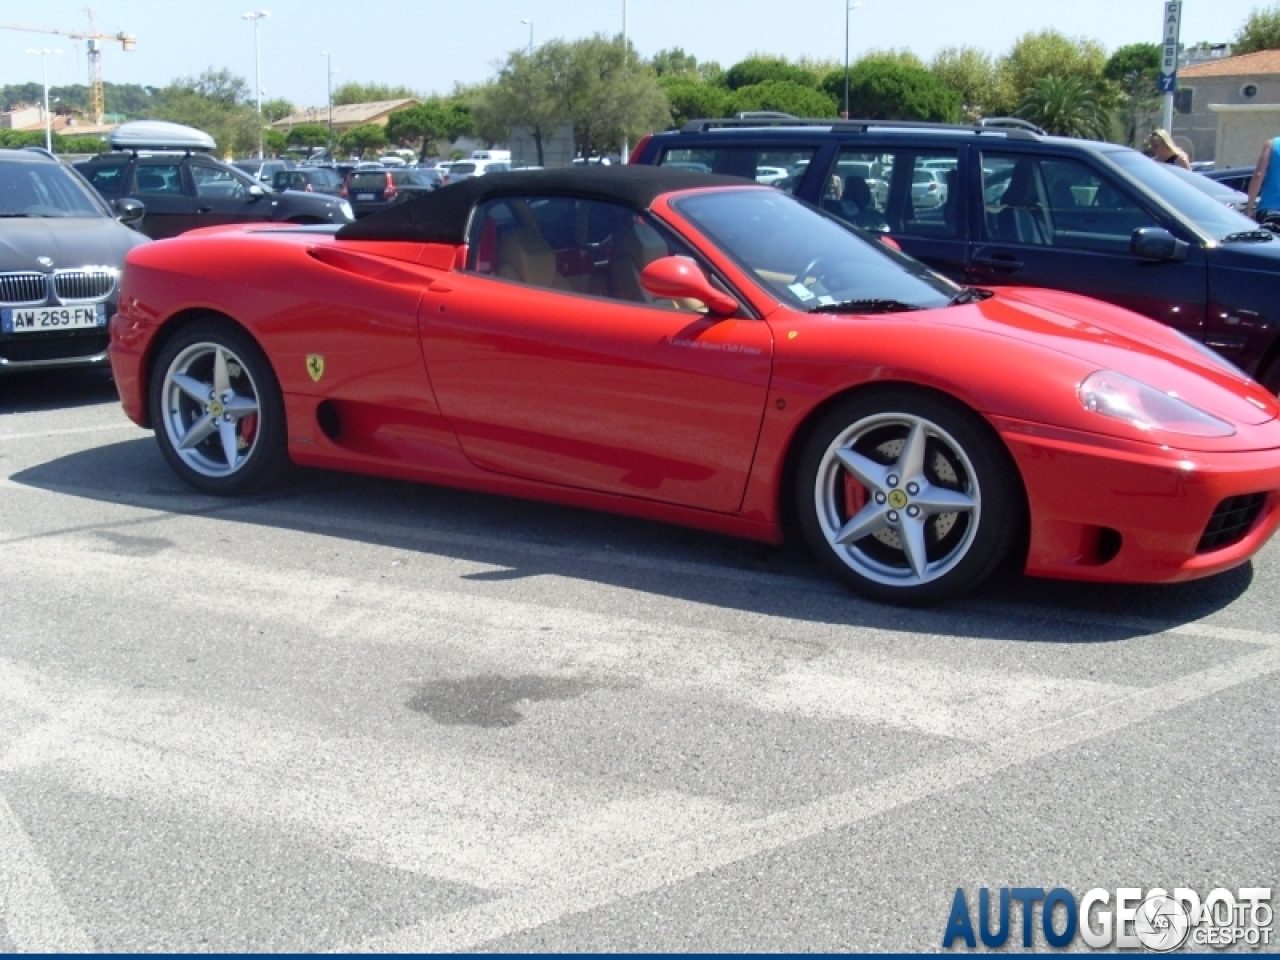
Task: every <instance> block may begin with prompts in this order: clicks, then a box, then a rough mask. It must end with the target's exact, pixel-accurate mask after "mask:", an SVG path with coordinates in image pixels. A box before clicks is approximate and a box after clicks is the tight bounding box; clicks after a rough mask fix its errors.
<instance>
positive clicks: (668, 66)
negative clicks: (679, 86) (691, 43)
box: [649, 47, 698, 79]
mask: <svg viewBox="0 0 1280 960" xmlns="http://www.w3.org/2000/svg"><path fill="white" fill-rule="evenodd" d="M649 66H651V67H653V72H654V73H655V74H656V75H657V76H659V77H692V78H695V79H696V78H697V76H698V58H697V57H695V56H693V55H692V54H689V53H685V52H684V50H682V49H681V48H680V47H671V48H670V49H669V50H659V51H658V52H657V53H655V54H654V55H653V59H652V60H650V61H649Z"/></svg>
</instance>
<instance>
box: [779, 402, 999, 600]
mask: <svg viewBox="0 0 1280 960" xmlns="http://www.w3.org/2000/svg"><path fill="white" fill-rule="evenodd" d="M798 479H799V482H798V484H797V495H798V506H799V508H800V522H801V526H802V528H803V529H804V531H805V536H806V539H808V541H809V544H810V547H811V548H812V549H813V550H814V552H815V553H816V554H817V555H818V556H819V558H820V559H822V560H823V561H824V562H825V563H826V564H827V565H828V566H829V567H831V568H832V569H833V570H835V572H836V573H837V574H838V575H839V576H840V577H841V579H843V580H844V581H845V582H847V583H848V584H849V585H850V586H852V587H853V588H854V589H856V590H858V591H860V592H862V593H864V594H866V595H868V596H871V597H873V598H875V599H878V600H886V601H889V602H892V603H904V604H926V603H936V602H938V601H940V600H944V599H947V598H950V597H953V596H956V595H958V594H960V593H963V592H964V591H966V590H969V589H971V588H972V587H974V586H976V585H977V584H978V583H979V582H981V581H982V580H984V579H985V578H986V577H988V576H989V575H990V574H991V573H992V572H993V571H994V569H995V568H996V566H998V564H999V563H1000V561H1001V560H1003V559H1004V557H1005V556H1006V555H1007V554H1008V552H1009V550H1010V549H1011V547H1012V545H1013V542H1014V539H1015V535H1016V533H1017V531H1018V529H1019V526H1020V523H1021V518H1022V513H1023V506H1022V503H1023V500H1022V494H1021V488H1020V485H1019V484H1018V482H1017V479H1016V476H1015V474H1014V470H1013V467H1012V465H1011V463H1010V461H1009V457H1008V454H1007V453H1006V452H1005V450H1004V449H1003V447H1002V446H1001V445H1000V444H999V442H998V440H997V439H996V438H995V437H994V436H993V435H992V434H991V432H990V430H989V428H988V427H987V426H986V425H985V424H984V423H982V422H981V421H980V420H978V418H977V417H976V416H974V415H973V414H971V413H969V412H968V411H966V410H963V409H962V408H959V407H958V406H955V405H953V404H951V403H950V402H947V401H945V400H943V399H941V398H938V397H936V396H933V395H931V394H925V393H916V392H914V391H910V390H905V389H897V388H895V389H893V390H884V391H876V392H875V393H872V394H868V395H864V396H861V397H855V398H854V399H853V400H851V401H847V402H846V403H845V404H843V405H841V406H840V407H839V408H837V409H836V410H834V411H833V412H832V413H831V414H830V415H828V416H827V417H826V418H825V419H824V421H823V422H822V424H820V425H819V427H818V428H817V430H815V432H814V435H813V437H812V438H811V440H810V442H809V445H808V447H807V448H806V451H805V453H804V455H803V456H802V458H801V464H800V474H799V478H798Z"/></svg>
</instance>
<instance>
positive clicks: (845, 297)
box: [672, 189, 960, 313]
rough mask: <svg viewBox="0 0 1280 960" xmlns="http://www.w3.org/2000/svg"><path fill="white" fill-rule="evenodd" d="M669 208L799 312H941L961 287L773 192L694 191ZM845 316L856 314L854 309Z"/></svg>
mask: <svg viewBox="0 0 1280 960" xmlns="http://www.w3.org/2000/svg"><path fill="white" fill-rule="evenodd" d="M672 206H673V207H675V209H676V210H677V211H678V212H679V213H680V214H681V216H684V217H687V218H688V219H689V221H690V222H692V223H693V224H694V225H695V226H696V227H697V228H698V229H699V230H700V231H702V233H704V234H706V236H707V237H708V238H709V239H711V240H712V241H713V242H714V243H715V244H716V245H717V246H719V247H720V248H721V249H722V250H724V251H725V253H727V254H728V255H729V256H730V257H732V258H733V259H734V261H736V262H737V263H738V265H739V266H741V267H742V268H743V269H745V270H747V271H748V272H750V273H751V274H752V275H753V276H755V277H756V279H758V280H759V281H760V283H761V284H762V285H763V286H765V287H766V288H768V290H769V292H770V293H772V294H773V295H774V296H776V297H777V298H778V299H780V300H782V301H783V302H784V303H787V304H790V305H791V306H793V307H796V308H798V309H801V310H813V309H814V308H817V307H829V306H831V305H833V304H841V303H845V302H847V301H854V302H855V303H863V304H866V303H871V302H875V303H877V304H886V303H895V304H901V308H902V309H907V310H912V309H926V308H934V307H944V306H946V305H947V304H948V303H950V302H951V300H952V299H953V298H954V297H955V296H956V294H957V293H958V292H959V290H960V288H959V287H957V286H955V285H954V284H952V283H951V282H950V281H948V280H944V279H943V278H942V277H939V276H937V275H936V274H934V273H931V272H930V271H929V270H927V269H926V268H925V267H924V266H922V265H921V264H919V263H917V262H916V261H914V260H912V259H911V258H910V257H905V256H903V255H902V254H899V253H896V252H895V251H893V250H890V249H889V248H888V247H886V246H884V244H881V243H878V242H876V241H874V240H871V239H869V238H865V237H863V236H862V235H860V234H859V233H856V232H854V230H853V228H851V227H848V226H842V225H841V224H840V223H839V222H838V221H836V220H834V219H832V218H830V217H827V216H826V215H824V214H822V213H819V212H818V211H816V210H814V209H813V208H812V207H808V206H806V205H804V204H803V203H801V202H799V201H798V200H796V199H794V198H793V197H791V196H790V195H788V194H785V193H781V192H779V191H777V190H763V189H746V190H717V191H716V192H714V193H697V194H691V195H689V196H685V197H679V198H677V199H676V200H675V201H673V203H672ZM849 312H850V313H858V312H859V308H858V306H856V305H854V304H851V305H850V307H849Z"/></svg>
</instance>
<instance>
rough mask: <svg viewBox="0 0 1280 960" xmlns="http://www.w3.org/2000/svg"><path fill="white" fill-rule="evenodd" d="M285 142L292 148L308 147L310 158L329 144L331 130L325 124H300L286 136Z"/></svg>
mask: <svg viewBox="0 0 1280 960" xmlns="http://www.w3.org/2000/svg"><path fill="white" fill-rule="evenodd" d="M285 142H286V143H287V144H288V145H289V146H291V147H306V148H307V156H308V157H309V156H311V154H312V153H314V152H315V149H316V148H317V147H323V146H324V145H325V144H327V143H328V142H329V128H328V127H327V126H325V125H324V124H323V123H300V124H298V125H297V126H296V127H294V128H293V129H291V130H290V131H289V132H288V133H287V134H285Z"/></svg>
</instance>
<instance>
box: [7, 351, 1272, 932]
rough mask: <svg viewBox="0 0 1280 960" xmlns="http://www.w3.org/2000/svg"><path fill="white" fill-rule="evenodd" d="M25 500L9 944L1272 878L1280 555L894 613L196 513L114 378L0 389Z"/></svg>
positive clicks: (935, 903) (917, 921) (632, 538)
mask: <svg viewBox="0 0 1280 960" xmlns="http://www.w3.org/2000/svg"><path fill="white" fill-rule="evenodd" d="M0 485H2V487H3V495H2V497H0V541H3V552H2V553H0V559H2V562H0V597H2V598H3V600H2V601H0V602H2V605H3V616H2V617H0V909H2V910H3V916H4V920H5V924H4V925H3V926H0V950H14V949H19V950H38V951H47V950H65V949H73V950H104V951H155V950H172V951H188V950H327V949H338V950H412V951H418V950H471V949H483V950H492V951H507V950H522V951H524V950H537V951H542V950H555V951H561V950H563V951H579V950H602V951H604V950H608V951H618V950H631V951H635V950H690V951H729V950H733V951H738V950H822V951H863V950H934V949H938V948H939V947H940V945H941V942H942V935H943V932H944V928H945V927H946V924H947V919H948V910H949V908H950V906H951V903H952V896H953V894H954V892H955V890H956V888H957V887H963V888H966V889H967V890H968V891H970V894H971V900H972V896H973V895H976V890H977V888H979V887H982V886H987V887H992V888H995V887H1005V886H1009V887H1044V888H1046V889H1047V888H1050V887H1057V886H1061V887H1066V888H1068V889H1070V890H1074V891H1075V892H1076V893H1082V892H1083V891H1084V890H1086V889H1089V888H1092V887H1103V888H1108V889H1115V888H1117V887H1126V886H1134V887H1144V888H1150V887H1155V886H1161V887H1166V888H1172V887H1176V886H1183V887H1192V888H1195V889H1198V890H1199V891H1201V893H1202V894H1203V893H1205V892H1207V891H1208V890H1209V889H1211V888H1214V887H1228V888H1236V887H1244V886H1255V887H1256V886H1270V887H1272V888H1280V874H1278V870H1277V865H1278V864H1280V833H1278V832H1277V830H1276V828H1275V827H1276V824H1277V823H1278V822H1280V790H1278V789H1277V787H1280V737H1278V736H1277V729H1278V728H1280V680H1278V676H1280V610H1278V609H1277V605H1276V602H1275V598H1276V596H1277V586H1278V585H1280V547H1277V546H1276V545H1275V544H1272V545H1270V546H1268V547H1267V548H1266V549H1265V550H1264V551H1263V552H1262V553H1261V554H1260V555H1259V556H1258V557H1257V558H1256V559H1255V560H1254V561H1253V563H1252V564H1251V565H1249V566H1246V567H1244V568H1241V569H1239V570H1236V571H1234V572H1232V573H1230V574H1226V575H1224V576H1221V577H1218V578H1216V579H1212V580H1207V581H1200V582H1196V583H1191V584H1185V585H1179V586H1171V587H1159V588H1119V587H1093V586H1080V585H1072V584H1054V583H1048V582H1043V581H1034V580H1027V579H1021V578H1005V579H1004V580H1002V581H1001V582H998V583H995V584H993V585H991V586H989V587H988V588H986V589H984V591H983V592H982V593H980V594H979V595H976V596H974V597H972V598H971V599H968V600H966V601H964V602H962V603H959V604H954V605H951V606H947V607H944V608H939V609H935V610H930V611H904V610H898V609H893V608H888V607H880V606H876V605H873V604H870V603H866V602H863V601H861V600H859V599H857V598H855V597H854V596H852V595H851V594H848V593H847V592H845V591H844V590H843V589H842V588H840V587H839V586H837V585H836V584H835V583H833V582H832V581H830V580H828V579H827V578H826V576H825V575H823V574H822V573H821V572H820V571H819V570H818V569H817V568H816V567H815V566H814V565H813V564H812V563H811V562H810V561H809V560H808V559H807V558H806V556H805V555H804V554H803V553H801V552H800V551H799V550H797V549H788V548H781V549H774V548H768V547H762V546H759V545H755V544H750V543H742V542H738V541H733V540H729V539H725V538H718V537H714V536H710V535H707V534H703V533H697V532H692V531H687V530H682V529H677V528H673V527H666V526H661V525H657V524H649V523H643V522H639V521H633V520H627V519H620V518H614V517H608V516H601V515H597V514H592V513H587V512H584V511H575V510H569V509H561V508H557V507H548V506H545V505H538V504H530V503H524V502H518V501H511V500H503V499H499V498H493V497H487V496H480V495H475V494H469V493H461V492H457V491H449V490H442V489H437V488H430V487H424V486H414V485H411V484H405V483H395V482H389V481H383V480H376V479H370V478H364V477H356V476H347V475H336V474H325V473H313V472H303V473H300V474H299V475H297V476H296V477H295V478H294V479H293V480H292V481H291V482H290V484H289V485H288V486H287V487H285V488H284V489H283V490H281V491H279V492H278V493H276V494H273V495H272V496H270V497H266V498H258V499H251V500H244V501H236V502H229V501H219V500H215V499H212V498H208V497H204V496H200V495H197V494H194V493H193V492H191V491H190V490H189V489H187V488H186V487H184V486H182V485H181V483H180V482H179V481H178V480H177V479H176V478H175V477H174V476H173V475H172V474H171V472H170V471H169V469H168V468H167V467H166V465H165V464H164V462H163V460H162V459H161V456H160V453H159V451H158V450H157V448H156V446H155V443H154V441H153V440H152V438H151V436H150V434H149V433H147V432H145V431H142V430H139V429H137V428H136V427H134V426H132V425H131V424H129V423H128V422H127V421H126V420H125V418H124V416H123V414H122V413H121V412H120V410H119V406H118V404H117V403H116V402H115V399H114V392H113V389H112V386H111V384H110V381H109V380H108V379H107V378H106V377H105V376H104V375H102V374H89V375H83V374H81V375H75V376H69V375H67V374H60V375H47V376H42V377H32V376H21V377H10V378H7V379H3V380H0ZM1278 893H1280V891H1278ZM1036 936H1037V941H1038V943H1039V944H1041V945H1043V938H1042V935H1041V934H1039V933H1037V934H1036ZM1078 947H1079V944H1077V948H1078ZM1272 949H1274V946H1273V948H1272Z"/></svg>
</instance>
